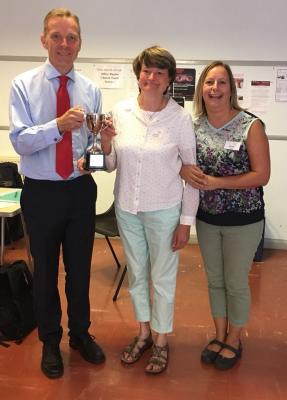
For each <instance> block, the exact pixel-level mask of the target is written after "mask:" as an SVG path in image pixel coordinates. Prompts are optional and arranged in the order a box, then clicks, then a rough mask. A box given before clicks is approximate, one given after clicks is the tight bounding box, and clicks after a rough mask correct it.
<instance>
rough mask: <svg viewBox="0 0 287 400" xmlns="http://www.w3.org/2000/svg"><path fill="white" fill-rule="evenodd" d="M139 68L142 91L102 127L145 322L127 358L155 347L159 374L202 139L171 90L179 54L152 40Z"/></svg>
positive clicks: (154, 370) (194, 202) (153, 369)
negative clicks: (186, 177)
mask: <svg viewBox="0 0 287 400" xmlns="http://www.w3.org/2000/svg"><path fill="white" fill-rule="evenodd" d="M133 69H134V73H135V75H136V77H137V80H138V86H139V95H138V96H137V97H135V98H131V99H128V100H125V101H122V102H120V103H119V104H118V105H117V106H116V107H115V110H114V111H113V124H114V127H115V130H116V136H114V137H113V138H111V135H109V134H108V133H107V134H106V133H105V131H103V133H102V148H103V151H104V153H105V154H106V155H107V156H106V165H107V168H108V170H109V171H112V170H114V169H115V168H116V169H117V173H116V182H115V189H114V194H115V205H116V215H117V221H118V226H119V230H120V235H121V239H122V242H123V245H124V249H125V254H126V258H127V266H128V277H129V292H130V295H131V298H132V302H133V306H134V311H135V316H136V319H137V321H138V322H139V334H138V336H137V337H136V338H134V340H133V341H132V343H131V344H129V345H128V346H127V347H126V348H125V349H124V350H123V352H122V354H121V360H122V362H123V363H125V364H132V363H134V362H136V361H138V360H139V359H140V357H141V356H142V354H143V352H144V351H145V350H147V349H149V348H151V347H152V351H151V358H150V359H149V362H148V364H147V366H146V368H145V371H146V372H147V373H151V374H158V373H160V372H162V371H164V370H165V369H166V367H167V363H168V343H167V334H168V333H170V332H171V331H172V329H173V308H174V297H175V287H176V274H177V266H178V250H179V249H181V248H183V247H184V246H185V245H186V244H187V242H188V240H189V235H190V225H192V224H194V222H195V216H196V211H197V207H198V191H197V190H196V189H194V188H192V187H191V186H189V185H184V184H183V182H182V180H181V178H180V175H179V171H180V169H181V166H182V164H194V163H195V159H196V154H195V153H196V151H195V147H196V146H195V137H194V133H193V128H192V122H191V117H190V115H189V114H188V113H187V112H186V111H185V110H184V109H183V108H182V107H181V106H179V105H178V104H177V103H176V102H175V101H174V100H173V99H172V98H170V97H169V96H168V95H167V91H168V88H169V86H170V84H172V82H173V81H174V79H175V74H176V63H175V59H174V57H173V56H172V55H171V54H170V53H169V52H168V51H167V50H166V49H163V48H161V47H159V46H153V47H150V48H148V49H145V50H144V51H143V52H142V53H141V54H140V55H139V56H137V57H136V59H135V60H134V62H133ZM150 279H151V283H152V285H151V287H152V289H153V292H152V294H151V293H150V289H149V288H150V285H149V280H150ZM151 330H152V331H153V332H154V335H153V336H154V337H153V336H152V333H151Z"/></svg>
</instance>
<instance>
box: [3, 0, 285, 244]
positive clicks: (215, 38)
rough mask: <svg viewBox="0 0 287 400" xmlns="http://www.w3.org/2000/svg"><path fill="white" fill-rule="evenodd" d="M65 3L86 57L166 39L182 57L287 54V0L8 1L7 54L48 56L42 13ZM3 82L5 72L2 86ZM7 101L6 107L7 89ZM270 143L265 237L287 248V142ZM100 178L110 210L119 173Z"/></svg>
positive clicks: (121, 54)
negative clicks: (42, 39)
mask: <svg viewBox="0 0 287 400" xmlns="http://www.w3.org/2000/svg"><path fill="white" fill-rule="evenodd" d="M60 6H62V7H68V8H70V9H71V10H72V11H74V12H75V13H76V14H77V15H78V16H79V17H80V21H81V26H82V38H83V45H82V50H81V53H80V56H81V57H91V58H109V59H111V58H133V57H134V56H135V55H136V54H138V52H139V51H141V50H142V49H143V48H144V47H147V46H149V45H152V44H161V45H162V46H165V47H167V48H168V49H169V50H170V51H171V52H172V53H173V54H174V56H175V57H176V58H177V60H213V59H224V60H242V61H246V60H254V61H287V52H286V15H287V2H286V0H274V1H273V2H272V3H270V1H269V0H253V1H250V0H248V1H247V0H242V1H241V2H233V1H230V0H218V1H214V0H205V1H204V2H199V1H196V2H195V1H193V0H182V1H181V2H176V1H174V2H167V1H166V0H145V1H136V0H121V1H118V0H110V1H102V0H101V1H99V0H93V1H92V0H86V1H81V2H79V1H76V0H67V1H60V0H58V1H49V2H48V3H47V1H43V0H29V2H23V1H20V0H9V1H8V2H3V4H1V13H0V37H1V41H0V56H27V57H31V56H45V55H46V53H45V51H44V49H42V48H41V44H40V39H39V38H40V33H41V31H42V20H43V18H44V16H45V14H46V13H47V12H48V11H49V10H50V9H51V8H53V7H60ZM1 85H2V86H3V82H2V83H1V78H0V90H1ZM5 103H6V101H5ZM0 107H1V108H2V107H4V108H5V107H7V104H4V101H3V98H1V96H0ZM286 114H287V103H286ZM268 133H269V134H272V132H268ZM275 134H276V132H275ZM270 148H271V158H272V178H271V181H270V184H269V185H268V186H267V187H266V189H265V199H266V214H267V227H266V237H267V242H268V245H271V246H277V247H284V246H285V247H287V213H286V211H285V207H284V205H285V204H286V199H287V195H286V192H287V189H286V187H287V185H286V183H287V180H286V176H285V174H284V172H283V171H282V169H283V168H284V167H283V168H282V166H283V165H284V166H285V163H284V161H285V159H286V157H285V155H286V150H287V141H283V140H282V141H270ZM15 156H16V155H15V153H14V151H13V149H12V146H11V145H10V142H9V139H8V131H7V130H3V131H0V160H3V159H15ZM94 177H95V179H96V180H97V183H98V186H99V199H98V211H103V210H104V209H106V208H107V207H108V206H109V204H110V203H111V202H112V187H113V181H114V174H107V173H105V172H100V173H97V174H94Z"/></svg>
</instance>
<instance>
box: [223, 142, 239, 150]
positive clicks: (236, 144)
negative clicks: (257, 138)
mask: <svg viewBox="0 0 287 400" xmlns="http://www.w3.org/2000/svg"><path fill="white" fill-rule="evenodd" d="M240 146H241V142H231V141H228V140H227V142H226V143H225V145H224V148H225V149H226V150H235V151H238V150H239V149H240Z"/></svg>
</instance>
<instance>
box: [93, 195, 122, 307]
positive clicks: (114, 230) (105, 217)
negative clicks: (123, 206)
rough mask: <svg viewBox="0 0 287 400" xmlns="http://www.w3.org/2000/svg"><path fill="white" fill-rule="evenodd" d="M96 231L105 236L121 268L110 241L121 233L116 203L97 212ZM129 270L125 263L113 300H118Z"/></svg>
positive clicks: (119, 266)
mask: <svg viewBox="0 0 287 400" xmlns="http://www.w3.org/2000/svg"><path fill="white" fill-rule="evenodd" d="M95 232H96V233H99V234H100V235H103V236H105V239H106V241H107V243H108V245H109V248H110V250H111V252H112V255H113V257H114V260H115V262H116V264H117V268H118V270H120V268H121V264H120V262H119V260H118V257H117V255H116V253H115V251H114V249H113V246H112V244H111V241H110V239H109V238H110V237H120V233H119V230H118V225H117V219H116V214H115V207H114V203H113V204H112V205H111V207H110V208H109V209H108V210H107V211H105V212H104V213H102V214H97V215H96V226H95ZM126 272H127V266H126V265H125V267H124V269H123V272H122V275H121V277H120V280H119V283H118V286H117V288H116V291H115V293H114V296H113V301H116V300H117V297H118V294H119V291H120V288H121V286H122V283H123V280H124V278H125V275H126Z"/></svg>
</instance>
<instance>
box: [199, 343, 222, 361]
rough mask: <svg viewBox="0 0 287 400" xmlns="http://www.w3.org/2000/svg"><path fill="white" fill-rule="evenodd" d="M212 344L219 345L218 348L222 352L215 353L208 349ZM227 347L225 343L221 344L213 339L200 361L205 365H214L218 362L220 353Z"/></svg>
mask: <svg viewBox="0 0 287 400" xmlns="http://www.w3.org/2000/svg"><path fill="white" fill-rule="evenodd" d="M210 344H217V345H218V346H220V347H221V348H220V350H218V351H214V350H210V349H209V348H208V346H209V345H210ZM224 346H225V344H224V343H223V342H220V341H219V340H217V339H213V340H212V341H211V342H209V343H208V345H207V346H206V347H205V348H204V349H203V351H202V353H201V356H200V359H201V362H203V363H204V364H212V363H214V361H215V360H216V358H217V356H218V354H219V352H220V351H221V349H222V348H223V347H224Z"/></svg>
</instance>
